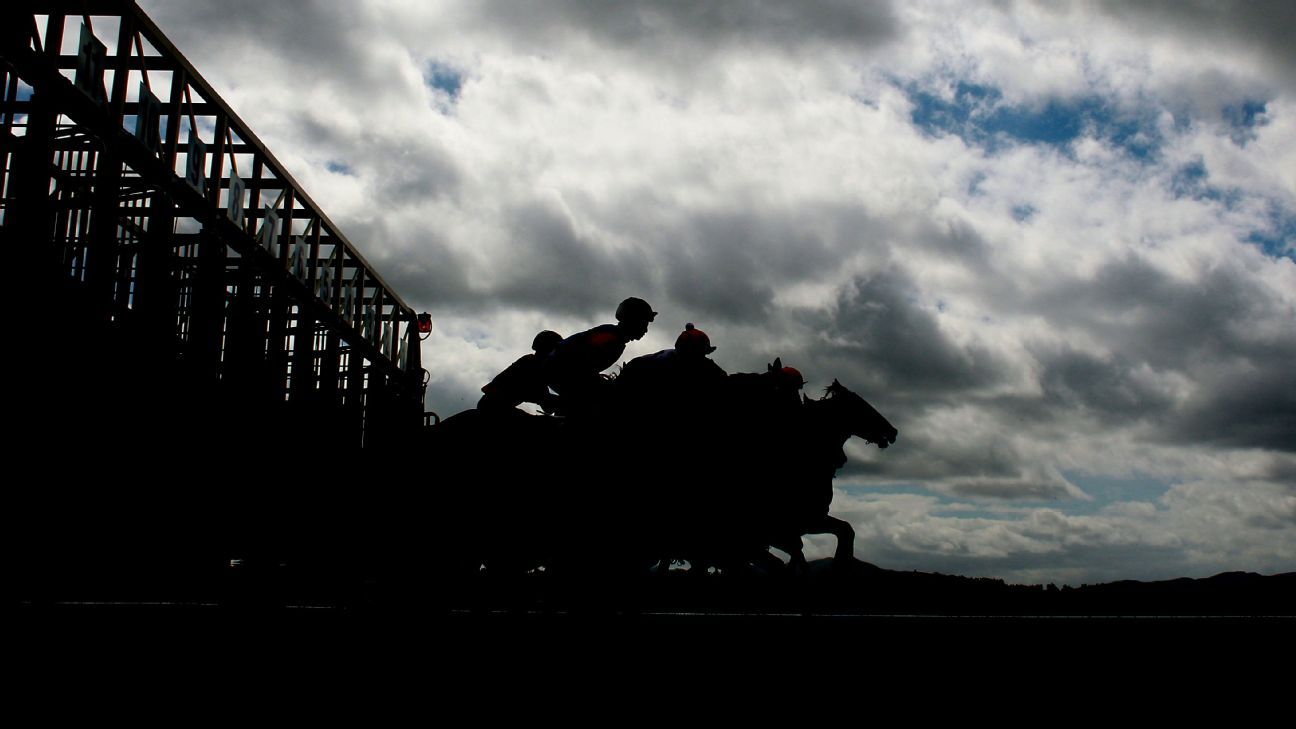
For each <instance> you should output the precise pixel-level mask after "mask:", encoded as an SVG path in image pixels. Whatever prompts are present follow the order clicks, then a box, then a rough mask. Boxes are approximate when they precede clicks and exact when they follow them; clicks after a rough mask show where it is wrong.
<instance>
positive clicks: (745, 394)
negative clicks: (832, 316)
mask: <svg viewBox="0 0 1296 729" xmlns="http://www.w3.org/2000/svg"><path fill="white" fill-rule="evenodd" d="M804 385H805V379H804V378H802V377H801V372H800V371H799V370H797V369H796V368H795V367H784V366H783V360H782V359H775V360H774V363H773V364H770V365H767V366H766V368H765V371H764V372H761V373H759V374H757V373H755V372H740V373H738V374H734V375H730V376H729V379H728V381H727V382H726V383H725V396H724V401H723V408H724V409H725V411H726V412H727V413H728V417H730V418H732V419H733V421H734V422H737V423H743V422H747V421H748V420H749V419H753V418H754V419H756V420H762V421H763V420H769V419H773V420H777V421H784V420H787V419H789V418H794V417H796V416H797V413H798V412H799V411H800V408H801V392H800V391H801V388H802V387H803V386H804Z"/></svg>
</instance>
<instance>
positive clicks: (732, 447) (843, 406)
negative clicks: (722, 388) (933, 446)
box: [648, 362, 897, 567]
mask: <svg viewBox="0 0 1296 729" xmlns="http://www.w3.org/2000/svg"><path fill="white" fill-rule="evenodd" d="M780 367H781V364H780V363H778V362H776V363H775V364H772V365H770V366H769V367H768V370H767V372H766V373H763V374H749V373H742V374H735V375H731V376H730V377H729V381H728V383H727V386H728V393H727V394H726V397H724V398H723V399H722V402H723V403H724V406H723V407H722V408H721V410H720V412H719V414H718V416H717V417H715V418H705V417H703V418H702V419H701V422H700V423H693V424H690V425H688V426H685V428H684V431H685V432H690V431H691V432H692V433H694V434H700V433H702V432H705V433H708V434H709V437H695V438H693V439H694V440H695V441H696V442H697V443H699V444H703V446H704V447H703V448H701V449H700V450H699V451H697V452H695V454H694V456H693V457H692V458H684V457H683V456H682V455H680V454H676V455H675V457H674V460H673V461H672V464H673V472H674V474H675V477H674V478H671V477H669V476H665V477H663V475H662V474H661V469H658V472H657V473H654V472H653V471H652V470H651V469H649V471H648V473H649V474H651V475H652V478H654V479H655V480H656V481H657V483H667V484H671V486H673V488H672V489H668V490H667V492H668V494H669V495H670V496H671V497H673V499H674V500H675V501H677V502H679V503H681V504H684V505H685V506H686V508H688V509H689V510H688V512H687V513H685V514H682V515H681V516H678V517H675V518H673V519H671V518H667V519H666V520H665V521H664V524H665V525H666V529H663V530H660V534H661V535H663V536H665V537H666V539H667V542H668V544H667V547H668V548H669V550H670V552H669V555H670V556H671V557H673V558H675V559H686V560H688V561H689V562H690V563H692V564H694V565H698V564H701V565H703V566H706V565H718V566H721V567H726V566H740V565H742V564H744V563H747V562H751V561H759V562H769V561H770V560H772V559H773V558H772V555H769V553H768V551H767V548H768V547H770V546H774V547H777V548H779V549H781V550H783V551H785V552H787V553H788V554H789V555H791V557H792V560H793V562H792V564H793V566H794V567H800V566H802V565H804V563H805V558H804V556H803V554H802V543H801V536H802V535H805V534H823V533H827V534H832V535H834V536H835V537H836V538H837V551H836V555H835V556H836V558H837V559H843V560H848V559H851V558H852V556H853V555H852V550H853V543H854V539H855V534H854V530H853V529H852V528H851V526H850V524H848V523H847V522H845V521H842V520H840V519H837V518H834V517H831V516H829V515H828V510H829V506H830V504H831V502H832V480H833V476H834V475H835V473H836V471H837V469H839V468H841V467H842V466H844V465H845V463H846V456H845V452H844V450H843V446H844V444H845V442H846V440H847V439H849V438H850V437H851V436H858V437H860V438H863V439H864V440H866V441H869V442H872V443H875V444H877V445H878V446H879V447H881V448H886V447H887V446H888V445H890V444H892V443H894V442H895V439H896V435H897V433H896V429H895V428H894V427H892V425H891V424H890V423H889V422H887V420H886V419H885V418H884V417H882V416H881V415H880V414H879V413H878V412H877V410H875V409H874V408H873V407H872V406H871V405H869V404H868V403H867V402H866V401H865V400H864V399H863V398H861V397H860V396H858V395H856V394H855V393H853V392H851V391H850V390H848V389H847V388H846V387H844V386H843V385H841V384H840V383H839V382H837V381H835V380H834V381H833V384H832V385H830V386H829V387H828V389H827V390H826V392H825V395H824V397H823V398H821V399H819V400H811V399H809V398H805V397H800V396H798V395H797V393H796V392H795V391H788V390H786V389H780V388H779V387H778V380H777V378H776V377H775V374H776V372H777V370H778V369H779V368H780ZM672 527H674V529H675V531H674V532H672V531H671V528H672ZM681 527H682V528H681Z"/></svg>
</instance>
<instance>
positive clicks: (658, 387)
mask: <svg viewBox="0 0 1296 729" xmlns="http://www.w3.org/2000/svg"><path fill="white" fill-rule="evenodd" d="M715 349H716V348H715V347H713V346H711V339H710V338H709V337H707V335H706V332H704V331H702V330H701V329H698V328H696V327H694V326H693V325H692V324H685V325H684V331H683V332H681V333H680V335H679V337H678V338H676V340H675V348H674V349H663V350H662V351H660V352H656V353H654V354H646V355H644V356H642V357H636V358H634V359H632V360H630V362H629V363H627V364H626V366H625V367H624V368H622V370H621V374H620V375H619V376H618V377H617V379H616V386H617V389H618V391H619V394H620V395H621V396H622V397H623V398H624V399H625V401H626V403H627V404H629V405H631V406H632V407H634V406H638V407H646V408H648V411H649V412H650V413H651V412H653V411H656V412H670V413H697V412H699V410H701V409H702V408H704V407H705V405H704V403H706V402H707V401H715V400H716V399H718V398H719V396H720V394H721V389H722V388H723V387H724V385H725V379H726V378H727V377H728V375H727V374H725V371H724V370H723V369H721V368H720V365H718V364H716V363H715V362H713V361H711V359H710V358H709V357H708V356H707V355H709V354H711V353H712V352H714V351H715ZM680 404H683V405H685V406H686V407H682V408H681V407H677V406H678V405H680Z"/></svg>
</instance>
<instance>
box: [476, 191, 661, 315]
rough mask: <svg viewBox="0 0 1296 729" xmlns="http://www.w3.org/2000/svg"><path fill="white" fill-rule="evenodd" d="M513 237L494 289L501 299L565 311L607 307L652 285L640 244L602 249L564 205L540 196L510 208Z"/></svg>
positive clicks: (498, 263) (500, 262) (501, 254)
mask: <svg viewBox="0 0 1296 729" xmlns="http://www.w3.org/2000/svg"><path fill="white" fill-rule="evenodd" d="M505 219H506V224H507V228H508V230H509V231H510V233H511V240H510V242H509V246H508V248H507V252H505V251H504V250H500V251H499V258H498V260H494V261H491V263H490V265H491V266H492V267H493V268H494V269H495V270H493V271H490V272H487V273H486V274H485V276H486V277H489V278H490V280H492V281H493V285H491V290H490V295H491V296H492V297H493V298H495V299H496V301H497V302H503V303H506V304H511V305H518V306H522V307H530V308H535V309H539V310H541V311H547V312H554V313H562V314H583V313H588V312H605V311H607V310H609V309H611V308H614V307H615V306H616V302H618V301H620V300H621V299H624V298H625V297H626V296H627V295H629V294H630V293H636V292H642V291H647V290H649V288H650V285H649V282H648V278H649V274H650V268H649V266H648V265H647V261H646V260H645V259H644V255H643V252H642V251H640V250H638V249H628V250H627V249H606V250H605V249H602V248H601V246H600V245H599V244H598V242H597V241H595V240H592V239H590V238H589V237H587V236H586V235H583V234H582V233H581V232H580V231H578V230H577V229H576V227H575V224H574V221H573V220H572V219H571V217H570V216H569V215H568V214H567V213H566V211H565V210H562V209H561V208H559V207H558V206H557V205H556V204H554V203H553V202H552V201H550V200H537V201H534V202H530V203H526V204H522V205H519V206H518V207H515V208H513V209H512V210H510V211H508V213H507V215H506V218H505Z"/></svg>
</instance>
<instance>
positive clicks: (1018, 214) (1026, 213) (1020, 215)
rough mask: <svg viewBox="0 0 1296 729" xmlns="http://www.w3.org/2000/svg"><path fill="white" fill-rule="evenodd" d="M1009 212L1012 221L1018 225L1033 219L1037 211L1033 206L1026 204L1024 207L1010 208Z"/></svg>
mask: <svg viewBox="0 0 1296 729" xmlns="http://www.w3.org/2000/svg"><path fill="white" fill-rule="evenodd" d="M1011 212H1012V217H1013V220H1016V221H1017V222H1019V223H1027V222H1030V219H1031V218H1033V217H1035V213H1036V212H1038V211H1037V210H1036V208H1035V206H1034V205H1031V204H1029V203H1026V204H1024V205H1014V206H1012V211H1011Z"/></svg>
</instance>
